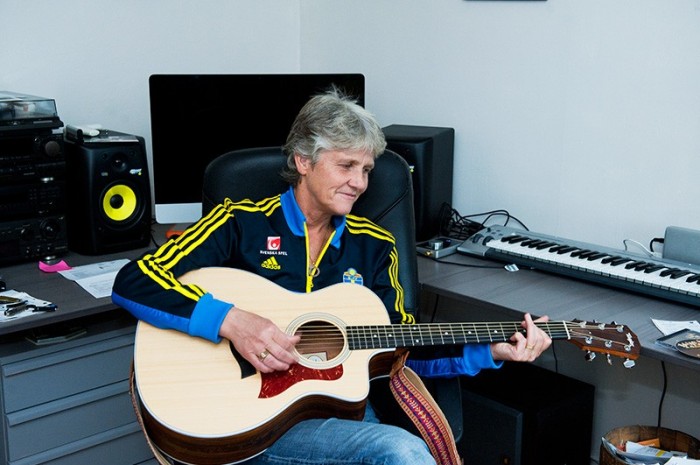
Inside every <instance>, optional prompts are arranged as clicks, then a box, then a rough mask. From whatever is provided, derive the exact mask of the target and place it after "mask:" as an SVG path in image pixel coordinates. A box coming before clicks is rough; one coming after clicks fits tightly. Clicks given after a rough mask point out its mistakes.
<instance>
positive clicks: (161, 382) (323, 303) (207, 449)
mask: <svg viewBox="0 0 700 465" xmlns="http://www.w3.org/2000/svg"><path fill="white" fill-rule="evenodd" d="M181 281H183V282H185V283H196V284H197V285H199V286H201V287H202V288H203V289H206V290H207V291H209V292H211V293H212V294H213V295H214V296H216V297H217V298H218V299H221V300H224V301H228V302H232V303H234V304H235V305H236V307H240V308H242V309H244V310H247V311H250V312H254V313H256V314H258V315H260V316H263V317H266V318H268V319H270V320H272V321H273V322H274V323H275V324H276V325H277V326H278V327H279V328H281V329H282V330H283V331H286V332H288V333H289V334H294V333H297V332H301V334H302V342H304V341H309V340H311V342H312V343H313V346H314V349H313V350H312V351H306V352H302V353H300V356H301V358H300V360H301V362H300V364H299V365H295V366H293V367H292V368H291V369H290V371H289V372H285V373H279V372H278V373H275V374H274V375H272V376H270V375H261V374H260V373H259V372H257V371H254V372H252V373H250V374H248V373H246V370H245V366H244V365H245V364H242V363H240V362H239V360H237V359H236V357H235V356H234V354H233V353H232V349H231V347H230V345H229V344H228V341H223V342H221V343H218V344H215V343H211V342H209V341H206V340H204V339H200V338H196V337H192V336H189V335H187V334H183V333H180V332H178V331H174V330H163V329H158V328H155V327H153V326H151V325H149V324H147V323H145V322H139V324H138V327H137V330H136V341H135V349H134V371H135V378H136V391H137V393H138V398H139V400H140V404H141V405H140V406H141V408H140V410H141V413H142V416H143V419H144V423H145V426H146V429H147V430H148V433H149V436H150V437H151V439H152V440H153V442H154V443H155V445H156V446H157V447H158V448H159V449H160V450H161V451H163V452H164V453H165V454H166V455H168V456H170V457H172V458H174V459H176V460H179V461H182V462H186V463H198V464H223V463H233V462H237V461H241V460H245V459H247V458H250V457H252V456H254V455H256V454H259V453H260V452H262V451H264V450H265V449H266V448H267V447H269V446H270V445H271V444H272V443H273V442H274V441H275V440H277V439H278V438H279V437H280V436H281V435H282V434H283V433H284V432H286V431H287V430H288V429H289V428H291V427H292V426H293V425H294V424H296V423H297V422H299V421H301V420H304V419H308V418H327V417H331V416H339V417H342V418H354V419H361V418H362V416H363V414H364V406H365V401H366V398H367V395H368V393H369V380H370V378H371V377H372V376H374V375H375V374H378V373H381V372H387V371H388V368H389V366H390V363H391V358H392V354H393V349H392V348H388V349H387V348H384V349H363V350H348V347H347V340H346V339H347V338H346V337H345V333H344V328H345V326H346V325H373V324H376V325H387V324H389V316H388V314H387V312H386V310H385V308H384V305H383V303H382V302H381V300H380V299H379V298H378V297H377V296H376V295H375V294H374V293H373V292H372V291H371V290H369V289H367V288H365V287H363V286H359V285H356V284H337V285H334V286H331V287H328V288H326V289H321V290H319V291H315V292H313V293H309V294H303V293H294V292H290V291H287V290H286V289H283V288H281V287H279V286H277V285H276V284H274V283H271V282H269V281H267V280H265V279H263V278H261V277H259V276H257V275H254V274H252V273H248V272H244V271H241V270H236V269H231V268H204V269H201V270H197V271H193V272H190V273H187V274H186V275H184V276H183V277H182V278H181ZM319 327H320V328H322V330H323V332H324V334H326V333H330V334H331V336H332V337H331V338H330V339H329V340H330V341H332V342H330V343H328V344H327V346H326V347H322V348H318V345H319V343H320V341H316V340H314V338H315V336H314V334H315V333H314V332H315V331H316V330H317V328H319ZM306 333H308V334H309V336H308V337H307V336H305V334H306ZM303 346H304V344H302V343H301V342H300V344H299V345H297V349H299V347H303ZM300 352H301V351H300ZM246 363H247V362H246ZM251 367H252V366H251Z"/></svg>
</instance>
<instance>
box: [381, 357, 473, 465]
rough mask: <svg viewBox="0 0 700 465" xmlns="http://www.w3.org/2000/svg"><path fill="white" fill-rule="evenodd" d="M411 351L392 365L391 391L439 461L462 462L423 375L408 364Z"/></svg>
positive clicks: (444, 464) (450, 464)
mask: <svg viewBox="0 0 700 465" xmlns="http://www.w3.org/2000/svg"><path fill="white" fill-rule="evenodd" d="M407 357H408V351H404V352H402V353H401V352H400V353H399V354H398V356H397V357H396V360H395V361H394V365H393V367H392V369H391V378H390V382H389V386H390V388H391V393H392V394H393V395H394V398H395V399H396V401H397V402H398V403H399V406H400V407H401V409H402V410H403V411H404V412H406V415H408V418H410V420H411V422H413V424H414V425H415V426H416V428H417V429H418V431H419V432H420V434H421V436H423V440H424V441H425V443H426V444H427V445H428V448H429V449H430V452H431V453H432V454H433V457H435V461H436V462H437V464H438V465H463V462H462V459H461V458H460V457H459V453H458V452H457V445H456V444H455V439H454V436H453V435H452V429H451V428H450V425H449V423H448V422H447V419H446V418H445V415H444V414H443V413H442V410H440V407H438V405H437V402H435V399H433V396H431V395H430V393H429V392H428V390H427V389H426V387H425V385H424V384H423V381H421V379H420V377H419V376H418V375H417V374H416V373H415V372H414V371H413V370H411V369H410V368H409V367H407V366H406V358H407Z"/></svg>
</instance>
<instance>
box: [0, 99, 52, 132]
mask: <svg viewBox="0 0 700 465" xmlns="http://www.w3.org/2000/svg"><path fill="white" fill-rule="evenodd" d="M62 126H63V123H62V122H61V120H60V119H59V118H58V113H57V112H56V101H55V100H53V99H48V98H44V97H37V96H35V95H27V94H20V93H17V92H10V91H6V90H0V132H17V131H36V130H38V129H49V130H50V129H54V128H60V127H62Z"/></svg>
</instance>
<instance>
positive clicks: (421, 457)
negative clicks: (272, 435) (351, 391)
mask: <svg viewBox="0 0 700 465" xmlns="http://www.w3.org/2000/svg"><path fill="white" fill-rule="evenodd" d="M244 464H245V465H265V464H275V465H301V464H307V465H434V464H435V459H434V458H433V456H432V455H431V454H430V450H429V449H428V446H427V445H426V444H425V442H424V441H423V439H422V438H419V437H418V436H415V435H414V434H411V433H409V432H408V431H406V430H404V429H403V428H399V427H396V426H391V425H386V424H382V423H379V420H377V417H376V415H375V414H374V411H373V410H372V408H371V407H370V406H369V402H368V403H367V410H366V412H365V418H364V420H363V421H353V420H340V419H337V418H331V419H328V420H306V421H302V422H300V423H297V424H296V425H295V426H294V427H292V428H291V429H290V430H289V431H287V432H286V433H285V434H284V435H283V436H282V437H281V438H280V439H278V440H277V442H275V443H274V444H273V445H272V446H271V447H270V448H269V449H267V450H266V451H265V452H263V453H262V454H260V455H259V456H257V457H254V458H252V459H250V460H248V461H246V462H244Z"/></svg>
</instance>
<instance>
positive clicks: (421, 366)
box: [406, 344, 503, 378]
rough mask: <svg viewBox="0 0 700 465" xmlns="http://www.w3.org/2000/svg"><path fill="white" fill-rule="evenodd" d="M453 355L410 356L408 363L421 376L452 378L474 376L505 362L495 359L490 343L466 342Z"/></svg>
mask: <svg viewBox="0 0 700 465" xmlns="http://www.w3.org/2000/svg"><path fill="white" fill-rule="evenodd" d="M457 348H458V349H459V351H458V352H461V353H455V354H453V355H452V356H449V355H447V354H442V355H443V356H440V355H439V354H435V355H436V356H437V357H436V358H426V359H418V358H409V359H408V360H406V365H407V366H409V367H410V368H411V369H412V370H413V371H415V372H416V373H417V374H418V375H419V376H423V377H426V378H452V377H455V376H460V375H467V376H474V375H476V374H478V373H479V372H480V371H481V370H483V369H488V368H500V367H501V366H503V362H496V361H494V359H493V357H492V356H491V348H490V347H489V345H488V344H465V345H463V346H461V347H459V346H458V347H457Z"/></svg>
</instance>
